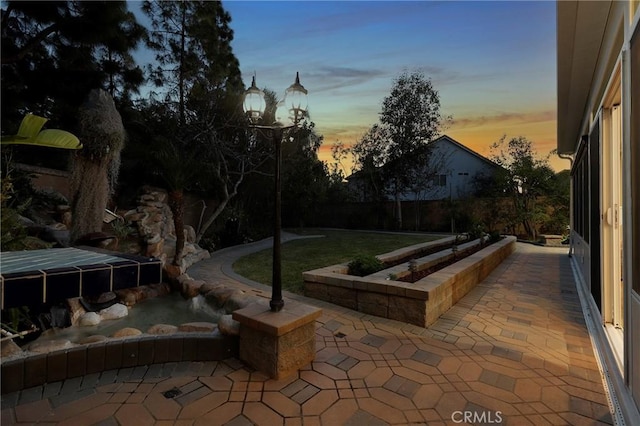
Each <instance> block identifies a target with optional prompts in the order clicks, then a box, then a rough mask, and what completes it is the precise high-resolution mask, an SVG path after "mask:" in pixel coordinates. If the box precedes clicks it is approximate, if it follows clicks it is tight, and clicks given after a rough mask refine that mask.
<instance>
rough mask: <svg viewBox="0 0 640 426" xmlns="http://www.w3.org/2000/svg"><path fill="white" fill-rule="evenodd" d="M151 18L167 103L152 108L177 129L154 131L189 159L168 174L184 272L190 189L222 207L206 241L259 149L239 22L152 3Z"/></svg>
mask: <svg viewBox="0 0 640 426" xmlns="http://www.w3.org/2000/svg"><path fill="white" fill-rule="evenodd" d="M143 11H144V12H145V13H146V14H147V15H148V16H149V18H150V19H151V25H152V32H151V36H150V38H149V41H148V47H150V48H151V49H153V50H155V52H156V61H157V66H155V67H149V73H150V76H151V78H152V80H153V81H154V82H155V84H156V86H158V87H160V88H162V89H163V92H162V93H161V95H160V97H161V100H160V101H158V100H157V94H156V95H154V98H153V99H152V102H151V103H152V104H163V105H164V107H163V108H159V107H157V106H156V107H154V109H155V110H161V111H162V113H163V114H164V115H163V117H165V118H166V120H164V121H166V122H171V123H175V126H172V127H171V129H166V128H165V126H159V127H155V128H153V129H151V130H152V133H153V134H154V135H155V137H159V138H163V139H165V142H166V143H168V144H171V145H173V147H172V148H169V152H172V151H173V152H175V153H179V155H180V156H179V157H178V158H180V159H185V161H175V162H173V163H172V164H171V166H170V167H168V168H166V169H164V170H163V171H162V173H163V175H165V178H167V180H170V181H171V182H172V184H171V185H170V186H172V189H171V190H170V192H169V205H170V207H171V209H172V212H173V216H174V222H175V229H176V254H175V257H174V260H173V263H174V264H176V265H178V264H179V263H180V260H181V257H182V249H183V246H184V228H183V226H182V212H183V209H184V206H183V193H184V190H185V189H187V188H188V187H191V188H193V187H196V189H199V190H202V191H209V192H210V193H213V194H214V195H215V196H216V198H217V199H218V201H219V204H218V207H217V208H216V209H215V211H214V212H213V213H212V214H211V215H210V216H209V217H208V218H207V219H206V220H205V221H204V223H203V226H202V228H201V229H200V230H199V232H198V235H197V241H200V239H201V238H202V236H203V235H204V233H205V232H206V230H207V229H208V228H209V226H211V224H212V223H213V222H214V220H215V219H216V218H217V217H218V216H219V215H220V213H221V212H222V211H223V210H224V209H225V207H226V206H227V204H228V202H229V200H230V199H231V198H233V197H234V196H235V195H236V194H237V190H238V187H239V185H240V183H241V182H242V180H243V178H244V176H245V174H246V172H247V170H248V169H249V168H250V167H251V161H252V155H253V154H254V152H255V150H252V149H251V147H250V145H251V138H250V137H249V136H248V133H247V131H246V123H244V121H243V120H244V118H243V116H242V114H241V111H240V108H241V96H242V93H243V91H244V86H243V84H242V79H241V78H240V70H239V66H238V61H237V59H236V58H235V56H234V55H233V51H232V48H231V41H232V39H233V31H232V30H231V29H230V28H229V23H230V21H231V17H230V16H229V14H228V13H227V12H226V11H225V10H224V9H223V7H222V5H221V4H220V3H219V2H208V1H191V2H185V1H181V2H150V1H145V2H144V4H143ZM150 124H151V125H153V124H154V123H153V121H152V122H150ZM156 124H157V123H156ZM167 131H168V132H169V133H167ZM187 158H188V159H189V160H188V161H187V160H186V159H187ZM194 161H197V165H194V163H193V162H194ZM161 164H162V163H161ZM165 164H166V165H169V164H168V163H165ZM172 174H174V175H176V178H175V179H174V178H171V176H170V175H172Z"/></svg>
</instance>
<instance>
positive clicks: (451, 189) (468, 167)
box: [402, 136, 497, 201]
mask: <svg viewBox="0 0 640 426" xmlns="http://www.w3.org/2000/svg"><path fill="white" fill-rule="evenodd" d="M430 163H431V164H429V167H428V168H427V170H435V171H436V174H437V175H438V176H437V178H436V179H435V180H434V181H433V183H432V185H431V186H429V187H428V188H425V189H424V190H423V191H421V192H419V193H415V192H406V193H404V194H403V195H402V201H414V200H416V199H418V200H442V199H449V198H451V199H453V200H459V199H463V198H466V197H469V196H471V195H473V193H474V192H475V189H476V188H475V179H476V177H478V176H479V175H485V176H489V175H491V174H493V173H494V171H495V169H496V167H497V165H495V164H492V163H491V162H490V161H489V160H487V159H486V158H484V157H482V156H480V155H479V154H477V153H475V152H473V151H471V150H469V149H468V148H466V147H463V146H462V145H460V144H459V143H458V142H455V141H454V140H453V139H451V138H449V137H448V136H443V137H441V138H439V139H437V140H436V141H434V142H433V151H432V152H431V157H430Z"/></svg>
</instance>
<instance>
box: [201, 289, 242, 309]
mask: <svg viewBox="0 0 640 426" xmlns="http://www.w3.org/2000/svg"><path fill="white" fill-rule="evenodd" d="M235 293H240V294H242V291H240V290H237V289H234V288H229V287H220V288H216V289H214V290H211V291H210V292H208V293H207V294H205V295H204V297H205V299H207V302H208V303H210V304H213V305H214V306H215V307H217V308H222V307H223V306H224V304H225V302H226V301H227V299H228V298H229V297H231V295H233V294H235Z"/></svg>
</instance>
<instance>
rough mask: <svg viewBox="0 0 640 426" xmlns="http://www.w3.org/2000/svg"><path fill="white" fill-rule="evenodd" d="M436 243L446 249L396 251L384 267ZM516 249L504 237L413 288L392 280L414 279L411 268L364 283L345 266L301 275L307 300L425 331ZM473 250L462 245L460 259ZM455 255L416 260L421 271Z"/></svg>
mask: <svg viewBox="0 0 640 426" xmlns="http://www.w3.org/2000/svg"><path fill="white" fill-rule="evenodd" d="M451 239H453V237H451ZM434 243H439V244H442V243H443V240H438V241H434V242H432V243H427V244H423V245H418V246H421V247H417V246H410V247H407V248H405V249H400V250H395V251H394V252H392V253H387V254H384V255H380V256H378V258H379V259H380V260H382V261H384V262H388V260H389V259H391V258H396V259H401V258H405V257H408V256H411V253H419V252H420V250H424V246H425V245H428V244H434ZM450 243H451V241H449V242H448V244H450ZM515 243H516V238H515V237H511V236H509V237H505V238H504V239H502V240H500V241H498V242H496V243H494V244H491V245H490V246H487V247H485V248H483V249H482V250H480V251H478V252H476V253H473V254H471V255H470V256H468V257H466V258H464V259H461V260H459V261H457V262H455V263H453V264H452V265H449V266H447V267H445V268H443V269H441V270H439V271H437V272H434V273H433V274H431V275H428V276H427V277H425V278H423V279H421V280H418V281H416V282H415V283H407V282H402V281H395V280H392V279H391V277H399V276H402V274H410V272H409V271H408V269H409V268H408V263H403V264H399V265H397V266H394V267H392V268H388V269H385V270H383V271H380V272H376V273H375V274H372V275H369V276H365V277H357V276H352V275H347V271H348V266H347V264H346V263H345V264H339V265H332V266H328V267H325V268H320V269H315V270H313V271H308V272H304V273H303V276H304V287H305V295H306V296H309V297H313V298H316V299H320V300H325V301H328V302H330V303H334V304H336V305H340V306H344V307H347V308H350V309H354V310H357V311H359V312H363V313H367V314H371V315H376V316H380V317H384V318H390V319H394V320H398V321H402V322H407V323H410V324H414V325H418V326H420V327H427V326H429V325H430V324H432V323H433V322H435V321H436V320H437V319H438V318H439V317H440V315H442V314H443V313H445V312H446V311H447V310H448V309H449V308H451V307H452V306H453V305H454V304H455V303H456V302H458V300H460V299H461V298H462V297H463V296H464V295H465V294H467V293H468V292H469V291H470V290H471V289H472V288H474V287H475V286H476V285H477V284H478V283H479V282H481V281H482V280H483V279H485V278H486V277H487V276H488V275H489V274H490V273H491V271H493V270H494V269H495V268H496V267H497V266H498V265H499V264H500V263H501V262H502V261H503V260H504V259H505V258H507V257H508V256H509V255H510V254H511V253H512V252H513V251H514V250H515ZM470 245H473V242H470V243H467V244H464V245H460V246H459V248H458V253H457V256H460V255H461V253H460V252H461V251H463V250H464V249H465V248H466V247H467V246H470ZM452 255H453V252H452V251H451V249H445V250H443V251H441V252H439V253H434V254H432V255H429V256H425V257H423V258H421V259H418V263H419V268H428V267H430V266H431V265H432V264H433V263H435V262H436V261H437V260H436V259H443V258H446V257H448V256H452Z"/></svg>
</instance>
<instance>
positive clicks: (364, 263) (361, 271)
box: [349, 255, 384, 277]
mask: <svg viewBox="0 0 640 426" xmlns="http://www.w3.org/2000/svg"><path fill="white" fill-rule="evenodd" d="M383 269H384V263H382V262H381V261H380V259H378V258H377V257H375V256H364V255H362V256H358V257H356V258H355V259H353V260H352V261H351V262H349V275H356V276H358V277H364V276H367V275H371V274H374V273H376V272H378V271H381V270H383Z"/></svg>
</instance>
